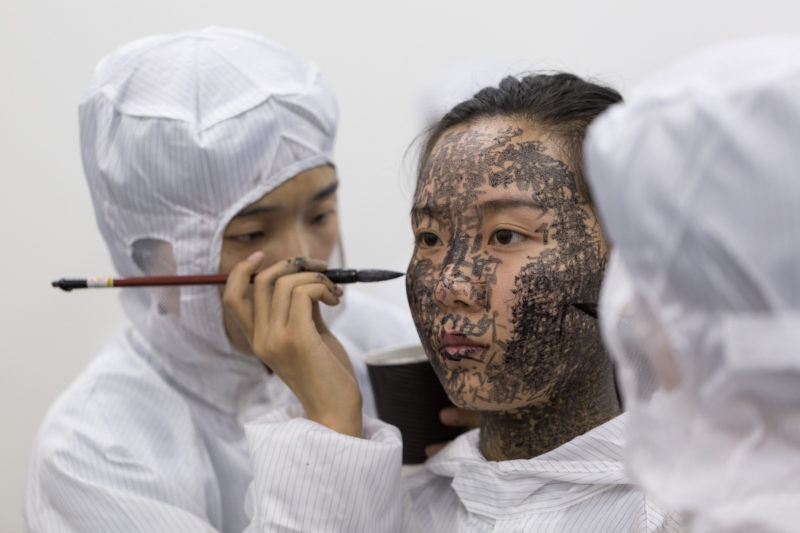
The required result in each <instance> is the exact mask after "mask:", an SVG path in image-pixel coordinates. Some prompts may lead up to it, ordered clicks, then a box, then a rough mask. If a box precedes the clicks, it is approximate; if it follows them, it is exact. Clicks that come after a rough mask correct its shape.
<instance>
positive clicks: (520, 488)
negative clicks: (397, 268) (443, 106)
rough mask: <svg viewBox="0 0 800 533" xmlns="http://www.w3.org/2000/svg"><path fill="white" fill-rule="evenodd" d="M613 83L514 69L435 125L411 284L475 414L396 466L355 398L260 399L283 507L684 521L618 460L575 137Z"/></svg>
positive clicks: (345, 512) (645, 526)
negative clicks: (292, 403)
mask: <svg viewBox="0 0 800 533" xmlns="http://www.w3.org/2000/svg"><path fill="white" fill-rule="evenodd" d="M620 100H621V98H620V96H619V94H618V93H617V92H616V91H614V90H612V89H609V88H606V87H602V86H599V85H596V84H593V83H588V82H586V81H584V80H581V79H580V78H577V77H576V76H573V75H570V74H555V75H535V76H528V77H524V78H522V79H515V78H506V79H505V80H503V81H502V83H501V84H500V85H499V87H491V88H487V89H484V90H482V91H480V92H478V93H477V94H476V95H475V96H474V97H473V98H472V99H470V100H467V101H465V102H463V103H461V104H459V105H458V106H456V107H455V108H454V109H452V110H451V111H450V112H449V113H448V114H447V115H445V116H444V117H443V118H442V119H441V121H439V123H437V124H435V125H434V126H433V127H432V128H431V129H430V130H429V132H428V136H427V139H426V141H425V143H424V146H423V149H422V155H421V158H420V163H419V174H418V181H417V187H416V193H415V195H414V203H413V206H412V209H411V223H412V229H413V232H414V235H415V239H416V247H415V250H414V255H413V257H412V259H411V262H410V264H409V267H408V272H407V280H406V283H407V291H408V300H409V304H410V307H411V311H412V315H413V317H414V321H415V323H416V326H417V331H418V332H419V335H420V338H421V339H422V343H423V345H424V347H425V350H426V353H427V355H428V358H429V359H430V361H431V363H432V364H433V366H434V368H435V370H436V373H437V374H438V376H439V378H440V380H441V382H442V384H443V386H444V387H445V389H446V390H447V392H448V394H449V396H450V398H451V400H452V401H453V402H454V403H455V404H456V405H457V406H460V407H464V408H468V409H473V410H476V411H478V412H479V413H480V428H479V429H477V430H474V431H471V432H469V433H466V434H464V435H462V436H461V437H459V438H458V439H456V440H455V441H454V442H452V443H451V444H449V445H448V446H446V447H445V448H444V449H443V450H442V451H441V452H439V453H438V454H437V455H436V456H434V457H433V458H431V459H429V460H428V461H427V462H426V468H425V470H424V471H421V472H417V473H415V474H413V475H411V476H409V477H407V478H405V479H402V480H401V473H400V472H401V469H400V455H399V454H400V450H399V447H400V440H399V437H398V435H397V432H396V430H394V428H392V427H388V426H386V425H384V424H381V423H379V422H377V421H374V420H371V419H369V418H365V422H364V424H363V426H362V427H359V428H356V429H355V431H354V430H353V428H354V425H355V424H353V421H356V422H360V421H361V418H360V415H359V414H358V413H354V412H352V411H348V406H349V404H348V403H347V402H343V403H341V404H340V405H338V406H337V405H334V404H333V403H331V404H329V405H328V410H329V411H328V417H327V419H326V420H327V423H323V425H319V424H315V423H314V422H311V421H309V420H307V419H305V418H304V417H303V416H302V415H303V412H302V410H299V409H297V408H291V409H287V410H283V411H276V412H273V413H271V414H270V415H267V416H265V417H262V418H260V419H259V420H257V421H254V423H253V424H251V425H250V426H249V429H250V431H251V436H252V438H253V440H252V444H253V449H254V450H255V456H256V458H257V460H258V462H259V464H262V465H264V467H265V468H267V469H280V470H282V471H283V472H284V475H283V482H282V483H277V482H276V483H274V484H271V485H269V486H268V487H267V486H266V485H264V487H267V488H268V489H269V490H268V492H266V493H264V494H262V495H261V497H263V498H267V499H271V500H273V499H276V498H277V499H278V500H279V501H280V502H281V509H282V511H283V512H284V513H285V514H286V516H281V519H280V520H279V519H277V518H276V519H275V520H276V521H275V522H274V525H276V526H278V525H280V526H288V525H291V526H292V527H294V528H296V529H302V530H316V529H318V528H325V527H327V528H330V529H333V530H338V531H368V530H369V531H400V530H409V531H609V532H611V531H613V532H619V531H669V530H672V529H674V527H675V522H674V520H673V519H672V518H671V517H670V516H667V515H665V514H663V513H662V512H661V511H659V510H658V508H657V507H656V506H654V505H653V504H652V502H650V501H649V500H648V499H647V498H646V497H645V496H644V495H643V494H642V493H640V492H639V491H638V490H637V489H636V488H635V487H634V486H633V485H632V484H631V482H630V481H629V480H628V478H627V477H626V476H625V473H624V468H623V464H622V453H623V445H624V443H623V424H624V415H621V414H620V413H621V406H620V403H619V400H618V396H617V391H616V388H615V382H614V374H613V369H612V365H611V362H610V360H609V357H608V355H607V354H606V352H605V350H604V349H603V346H602V343H601V340H600V334H599V331H598V326H597V323H596V319H595V317H594V316H591V310H592V306H593V304H594V303H595V302H596V301H597V297H598V292H599V289H600V283H601V279H602V277H603V272H604V270H605V265H606V258H607V254H608V247H607V244H606V241H605V239H604V237H603V233H602V230H601V228H600V224H599V223H598V220H597V217H596V215H595V211H594V208H593V205H592V202H591V198H590V196H589V193H588V190H587V187H586V186H585V183H584V181H583V169H582V163H581V161H582V155H581V146H582V141H583V136H584V132H585V130H586V127H587V126H588V125H589V123H590V122H591V121H592V120H593V119H594V118H595V117H596V116H597V115H598V114H600V113H601V112H602V111H604V110H605V109H606V108H607V107H608V106H610V105H612V104H614V103H615V102H618V101H620ZM245 274H246V273H245ZM587 304H588V305H587ZM587 311H589V312H587ZM256 351H257V353H259V350H258V348H257V349H256ZM303 364H304V363H302V362H298V361H297V360H293V361H289V360H279V361H276V363H275V365H276V366H279V367H283V365H295V366H297V367H298V368H303V366H302V365H303ZM295 374H298V375H299V372H295ZM305 375H306V376H307V374H305ZM291 386H292V388H296V389H301V390H304V394H309V395H311V394H313V392H314V391H312V390H311V387H306V386H305V384H304V383H303V382H302V381H294V382H293V383H292V384H291ZM413 386H414V384H413V383H409V387H413ZM330 387H331V388H334V387H335V385H330ZM318 392H319V397H318V399H316V400H315V402H316V404H320V403H323V400H322V399H321V398H324V397H325V394H324V392H320V391H319V390H318ZM298 396H301V393H299V392H298ZM331 398H334V399H335V397H333V396H331ZM351 403H352V402H350V404H351ZM304 406H305V407H306V409H307V410H308V408H309V407H311V408H312V409H315V408H316V407H315V404H311V403H309V404H306V403H305V402H304ZM317 419H319V417H317ZM323 426H327V428H326V427H323ZM329 428H332V429H334V430H336V431H330V430H329ZM341 433H346V434H347V435H342V434H341ZM353 437H362V438H353ZM309 503H310V504H309Z"/></svg>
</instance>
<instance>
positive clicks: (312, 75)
mask: <svg viewBox="0 0 800 533" xmlns="http://www.w3.org/2000/svg"><path fill="white" fill-rule="evenodd" d="M79 118H80V131H81V150H82V156H83V165H84V170H85V173H86V177H87V180H88V182H89V188H90V190H91V193H92V199H93V201H94V207H95V214H96V217H97V223H98V225H99V227H100V230H101V232H102V234H103V237H104V238H105V240H106V243H107V245H108V248H109V250H110V253H111V257H112V259H113V262H114V265H115V266H116V269H117V271H118V274H119V275H122V276H135V275H144V274H173V273H174V274H203V273H214V272H218V270H219V261H220V250H221V246H222V233H223V230H224V228H225V226H226V224H227V222H228V221H229V220H230V219H231V217H232V216H233V215H234V214H235V213H236V212H238V211H239V210H240V209H241V208H242V207H244V206H245V205H247V204H250V203H252V202H254V201H255V200H257V199H259V198H261V197H262V196H263V195H264V194H266V193H267V192H269V191H271V190H272V189H274V188H275V187H277V186H279V185H280V184H281V183H283V182H284V181H285V180H287V179H289V178H291V177H293V176H295V175H296V174H298V173H299V172H302V171H304V170H308V169H310V168H313V167H316V166H319V165H323V164H329V163H332V157H333V156H332V150H333V140H334V136H335V130H336V121H337V107H336V101H335V97H334V95H333V94H332V93H331V92H330V90H329V89H328V88H327V87H326V86H325V84H324V83H323V80H322V78H321V75H320V72H319V70H318V69H317V68H316V67H315V66H314V65H312V64H310V63H308V62H306V61H303V60H301V59H299V58H297V57H295V56H293V55H291V54H290V53H289V52H287V51H286V50H284V49H283V48H281V47H280V46H278V45H276V44H274V43H271V42H268V41H265V40H263V39H261V38H260V37H258V36H255V35H252V34H249V33H246V32H244V31H239V30H230V29H219V28H208V29H204V30H200V31H191V32H186V33H180V34H175V35H163V36H154V37H149V38H145V39H142V40H139V41H135V42H133V43H130V44H128V45H126V46H124V47H122V48H121V49H119V50H117V51H115V52H113V53H112V54H110V55H109V56H107V57H105V58H104V59H103V60H102V61H100V63H99V64H98V66H97V69H96V71H95V73H94V76H93V78H92V81H91V83H90V86H89V89H88V91H87V92H86V95H85V96H84V98H83V100H82V102H81V104H80V107H79ZM170 291H172V292H170ZM122 300H123V305H124V307H125V312H126V314H127V315H128V317H129V318H130V320H131V321H132V322H133V324H134V325H135V327H136V329H137V330H138V332H139V334H140V337H142V338H143V339H146V342H147V343H149V344H151V345H152V346H153V347H154V348H156V350H157V351H158V352H163V353H165V354H168V356H165V357H163V358H162V357H160V356H159V358H160V359H161V360H159V361H156V364H159V365H162V366H164V367H165V368H166V370H167V371H168V372H170V374H175V375H177V374H180V375H181V376H183V377H182V378H180V380H181V382H182V383H183V384H184V385H185V386H187V387H189V388H191V389H192V390H193V392H195V393H196V394H199V395H200V396H201V397H205V398H207V399H208V400H209V401H211V402H215V403H218V404H219V405H220V407H221V408H223V409H236V404H238V403H241V402H242V401H244V400H243V397H244V396H246V389H247V387H246V386H245V383H250V384H251V385H256V384H257V383H258V382H259V381H260V380H262V379H263V375H264V372H263V367H261V364H260V362H259V361H258V360H257V359H256V358H255V357H252V356H245V355H244V354H241V353H235V349H234V348H233V347H232V345H231V344H230V342H229V341H228V338H227V336H226V334H225V330H224V326H223V319H222V304H221V299H220V296H219V287H217V286H198V287H181V288H180V289H136V290H131V289H127V290H125V291H124V292H123V294H122ZM242 380H243V381H242Z"/></svg>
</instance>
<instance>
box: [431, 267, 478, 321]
mask: <svg viewBox="0 0 800 533" xmlns="http://www.w3.org/2000/svg"><path fill="white" fill-rule="evenodd" d="M434 298H435V300H436V303H437V304H438V305H439V306H440V307H442V308H443V309H450V310H452V309H454V308H459V307H460V308H462V309H463V310H465V311H472V310H478V309H484V308H486V306H487V300H488V298H487V286H486V283H485V282H482V281H479V280H476V279H473V277H472V276H471V272H469V271H465V268H464V266H463V265H457V264H453V263H449V264H447V265H445V266H444V268H442V271H441V274H440V275H439V279H438V280H436V285H435V287H434Z"/></svg>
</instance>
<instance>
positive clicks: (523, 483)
mask: <svg viewBox="0 0 800 533" xmlns="http://www.w3.org/2000/svg"><path fill="white" fill-rule="evenodd" d="M625 418H626V417H625V415H624V414H623V415H620V416H618V417H616V418H613V419H611V420H609V421H608V422H606V423H605V424H603V425H601V426H598V427H596V428H594V429H592V430H591V431H589V432H587V433H584V434H583V435H580V436H578V437H575V438H574V439H572V440H571V441H569V442H567V443H565V444H563V445H561V446H559V447H558V448H556V449H554V450H551V451H549V452H547V453H545V454H542V455H540V456H538V457H534V458H532V459H519V460H510V461H487V460H486V459H485V458H484V457H483V455H482V454H481V452H480V449H479V448H478V437H479V430H477V429H475V430H472V431H470V432H467V433H465V434H463V435H461V436H460V437H458V438H457V439H456V440H455V441H453V442H452V443H450V444H449V445H448V446H447V447H445V448H444V449H443V450H442V451H440V452H439V453H438V454H436V455H435V456H434V457H432V458H431V459H429V460H428V461H427V462H426V466H427V467H428V469H429V470H431V471H432V472H433V473H435V474H437V475H440V476H446V477H452V478H453V482H452V487H453V489H454V490H455V492H456V493H457V494H458V497H459V499H460V500H461V502H462V503H463V504H464V506H465V507H466V508H467V510H468V511H470V512H472V513H477V514H481V515H484V516H490V517H494V518H499V517H510V516H512V515H515V514H528V513H532V512H546V511H557V510H560V509H563V508H566V507H569V506H571V505H575V504H576V503H579V502H581V501H583V500H585V499H586V498H589V497H591V496H593V495H594V494H597V493H599V492H601V491H604V490H607V489H609V488H611V487H613V486H616V485H626V484H628V483H629V481H628V478H627V477H626V475H625V467H624V463H623V451H624V423H625Z"/></svg>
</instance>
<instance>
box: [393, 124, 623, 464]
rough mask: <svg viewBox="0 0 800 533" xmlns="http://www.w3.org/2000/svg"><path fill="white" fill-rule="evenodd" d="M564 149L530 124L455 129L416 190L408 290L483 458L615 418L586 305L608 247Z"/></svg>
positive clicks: (428, 346) (517, 453) (535, 446)
mask: <svg viewBox="0 0 800 533" xmlns="http://www.w3.org/2000/svg"><path fill="white" fill-rule="evenodd" d="M564 160H565V157H563V156H562V155H561V153H560V150H559V145H558V143H557V142H555V141H554V139H553V138H549V137H548V136H547V135H546V134H544V133H543V132H542V130H541V129H540V128H536V127H534V126H533V125H531V124H529V123H528V122H527V121H525V120H521V119H511V118H482V119H479V120H477V121H474V122H472V123H470V124H467V125H459V126H455V127H453V128H451V129H450V130H448V131H447V132H445V133H444V135H443V136H442V137H441V139H440V140H439V141H438V142H437V144H436V146H435V147H434V149H433V151H432V153H431V155H430V157H429V158H428V161H427V163H426V165H425V167H424V168H423V169H422V171H421V173H420V177H419V182H418V184H417V191H416V194H415V198H414V207H413V209H412V227H413V229H414V233H415V236H416V248H415V252H414V256H413V258H412V260H411V262H410V264H409V267H408V272H407V277H406V288H407V293H408V300H409V304H410V306H411V310H412V314H413V316H414V320H415V323H416V326H417V330H418V332H419V334H420V338H421V339H422V342H423V345H424V346H425V350H426V352H427V354H428V357H429V358H430V360H431V362H432V364H433V367H434V369H435V370H436V373H437V375H438V376H439V379H440V380H441V381H442V383H443V385H444V386H445V388H446V390H447V391H448V394H449V396H450V398H451V400H452V401H453V402H454V403H455V404H456V405H459V406H461V407H466V408H472V409H478V410H480V411H482V415H481V449H482V451H483V452H484V455H485V456H486V457H487V458H489V459H504V458H521V457H532V456H534V455H537V454H539V453H542V452H544V451H548V450H549V449H552V448H553V447H555V446H557V445H559V444H561V443H563V442H565V441H566V440H569V439H571V438H572V437H574V436H576V435H578V434H581V433H583V432H585V431H588V430H589V429H591V428H592V427H594V426H595V425H598V424H600V423H602V422H604V421H606V420H608V419H610V418H611V417H613V416H614V415H615V414H617V413H618V411H619V405H618V403H617V401H616V395H615V393H614V385H613V374H612V372H611V365H610V361H609V359H608V357H607V355H606V353H605V351H604V349H603V347H602V343H601V340H600V335H599V332H598V328H597V324H596V320H595V319H593V318H591V317H589V316H587V315H586V314H584V313H582V312H581V311H578V310H577V309H575V308H574V307H573V306H572V303H575V302H594V301H597V296H598V292H599V288H600V282H601V280H602V275H603V271H604V269H605V264H606V258H607V246H606V245H605V241H604V240H603V237H602V233H601V230H600V225H599V223H598V222H597V219H596V218H595V215H594V213H593V210H592V209H591V207H590V205H589V203H588V201H587V200H586V199H585V198H584V197H582V196H581V195H580V193H579V191H578V188H577V186H576V182H575V179H574V175H573V172H572V170H571V168H570V167H569V165H568V164H566V163H565V162H564Z"/></svg>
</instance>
